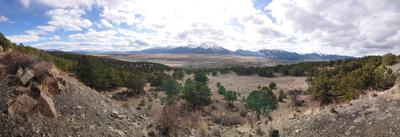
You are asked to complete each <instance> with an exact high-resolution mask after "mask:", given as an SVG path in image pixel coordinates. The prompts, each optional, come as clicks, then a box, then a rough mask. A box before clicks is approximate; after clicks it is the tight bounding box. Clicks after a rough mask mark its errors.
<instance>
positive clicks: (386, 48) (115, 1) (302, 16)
mask: <svg viewBox="0 0 400 137" xmlns="http://www.w3.org/2000/svg"><path fill="white" fill-rule="evenodd" d="M23 1H25V3H27V4H23V5H24V6H25V5H28V6H29V3H32V2H33V1H35V2H39V3H41V4H44V5H47V6H50V7H51V10H50V11H48V12H47V13H46V15H47V16H49V17H50V21H49V22H48V24H46V25H41V26H38V27H37V28H36V30H32V31H30V33H28V34H29V35H34V34H35V35H44V34H47V33H49V32H55V30H57V29H59V28H61V29H62V30H64V31H73V33H74V34H71V35H69V36H68V37H66V38H62V37H61V40H64V41H67V42H66V43H68V41H69V42H70V43H72V44H71V45H75V46H71V49H77V48H82V49H93V48H98V49H103V50H133V49H143V48H145V47H154V46H182V45H219V46H223V47H225V48H228V49H231V50H235V49H238V48H242V49H250V50H259V49H283V50H289V51H296V52H301V53H307V52H319V53H330V54H347V55H365V54H382V53H385V52H396V53H399V52H400V51H399V49H400V48H398V47H399V46H400V31H399V30H400V18H397V17H399V16H400V1H398V0H380V1H377V0H336V1H326V0H273V1H272V2H271V3H270V4H269V5H267V7H265V11H261V10H258V9H256V8H254V5H253V0H168V1H166V0H70V1H68V2H64V1H62V0H32V1H30V0H21V3H24V2H23ZM93 7H95V8H98V9H99V10H100V11H99V13H97V14H99V18H98V19H95V20H88V19H85V18H84V17H85V16H87V14H86V12H88V11H92V8H93ZM265 13H266V14H265ZM89 16H91V15H89ZM0 20H1V17H0ZM83 30H85V31H83ZM50 39H51V38H50ZM54 40H58V38H56V39H54ZM66 43H63V44H59V45H61V46H66V45H68V44H66ZM39 45H40V44H39ZM47 47H48V46H47ZM116 47H117V48H116Z"/></svg>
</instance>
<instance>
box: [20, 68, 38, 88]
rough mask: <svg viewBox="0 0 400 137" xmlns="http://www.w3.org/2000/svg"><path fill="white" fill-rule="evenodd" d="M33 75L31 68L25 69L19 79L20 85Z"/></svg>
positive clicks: (24, 83)
mask: <svg viewBox="0 0 400 137" xmlns="http://www.w3.org/2000/svg"><path fill="white" fill-rule="evenodd" d="M34 76H35V74H34V72H33V70H31V69H25V70H24V74H23V75H22V77H21V78H20V79H19V80H20V82H21V84H22V85H26V83H28V82H29V81H30V80H31V79H32V78H33V77H34Z"/></svg>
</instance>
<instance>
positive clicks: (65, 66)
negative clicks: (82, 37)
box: [0, 34, 171, 94]
mask: <svg viewBox="0 0 400 137" xmlns="http://www.w3.org/2000/svg"><path fill="white" fill-rule="evenodd" d="M0 44H1V46H2V47H3V49H5V50H6V51H8V52H22V53H26V54H29V55H33V56H37V57H39V58H40V59H42V60H44V61H48V62H51V63H54V65H56V66H57V67H58V68H59V69H61V70H64V71H66V72H70V73H72V74H74V75H76V76H77V77H78V78H79V79H80V80H81V81H82V82H84V83H85V84H86V85H88V86H90V87H93V88H95V89H100V90H105V89H110V88H116V87H128V88H129V89H131V91H132V92H131V93H133V94H138V93H140V92H142V91H143V86H144V83H145V82H151V83H157V81H158V80H159V79H161V78H163V77H165V74H164V71H166V70H170V69H171V68H170V67H168V66H165V65H162V64H157V63H149V62H136V63H133V62H125V61H120V60H116V59H110V58H105V57H97V56H90V55H80V54H71V53H65V52H47V51H42V50H39V49H35V48H32V47H28V46H24V45H23V44H19V45H16V44H15V43H12V42H11V41H9V40H8V39H7V38H5V37H4V35H3V34H0Z"/></svg>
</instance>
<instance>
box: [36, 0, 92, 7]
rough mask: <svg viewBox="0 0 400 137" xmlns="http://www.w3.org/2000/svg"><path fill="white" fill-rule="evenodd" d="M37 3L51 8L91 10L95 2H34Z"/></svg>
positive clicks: (76, 0) (61, 0)
mask: <svg viewBox="0 0 400 137" xmlns="http://www.w3.org/2000/svg"><path fill="white" fill-rule="evenodd" d="M36 1H38V2H39V3H42V4H45V5H47V6H51V7H54V8H79V7H83V8H91V6H92V5H93V4H95V0H68V1H65V0H36Z"/></svg>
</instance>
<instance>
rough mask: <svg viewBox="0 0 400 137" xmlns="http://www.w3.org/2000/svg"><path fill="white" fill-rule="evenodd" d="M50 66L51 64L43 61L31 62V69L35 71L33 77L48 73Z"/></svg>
mask: <svg viewBox="0 0 400 137" xmlns="http://www.w3.org/2000/svg"><path fill="white" fill-rule="evenodd" d="M52 67H53V65H52V64H50V63H47V62H44V61H41V62H37V63H35V64H33V70H34V71H35V77H37V78H43V77H44V75H46V74H49V72H50V70H51V68H52Z"/></svg>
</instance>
